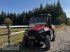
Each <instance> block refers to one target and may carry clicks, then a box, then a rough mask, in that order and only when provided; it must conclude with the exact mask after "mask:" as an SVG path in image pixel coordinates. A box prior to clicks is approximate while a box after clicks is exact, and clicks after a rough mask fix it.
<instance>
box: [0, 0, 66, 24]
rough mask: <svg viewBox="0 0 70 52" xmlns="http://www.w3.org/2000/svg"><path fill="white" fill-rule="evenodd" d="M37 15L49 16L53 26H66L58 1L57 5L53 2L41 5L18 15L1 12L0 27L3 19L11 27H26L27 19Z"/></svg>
mask: <svg viewBox="0 0 70 52" xmlns="http://www.w3.org/2000/svg"><path fill="white" fill-rule="evenodd" d="M38 14H51V18H52V23H53V24H55V25H58V24H67V16H66V13H65V12H64V11H63V8H62V6H61V4H60V1H59V0H58V2H57V3H55V2H54V3H53V4H52V3H51V4H46V5H45V6H43V5H42V4H41V5H40V6H39V7H36V8H33V10H29V11H28V12H25V11H23V12H22V13H20V14H19V13H18V14H16V13H5V12H3V11H2V12H1V14H0V25H2V24H4V19H5V18H9V19H10V20H11V21H12V25H27V24H28V19H29V18H30V17H31V16H35V15H38Z"/></svg>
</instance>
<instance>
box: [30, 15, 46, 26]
mask: <svg viewBox="0 0 70 52" xmlns="http://www.w3.org/2000/svg"><path fill="white" fill-rule="evenodd" d="M46 23H47V18H46V17H41V16H39V17H31V18H30V20H29V26H30V27H33V26H37V25H45V24H46Z"/></svg>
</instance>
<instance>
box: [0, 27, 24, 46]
mask: <svg viewBox="0 0 70 52" xmlns="http://www.w3.org/2000/svg"><path fill="white" fill-rule="evenodd" d="M10 31H11V33H13V32H19V31H24V29H23V28H14V29H10ZM7 33H8V30H7V29H0V34H7ZM22 38H23V32H20V33H16V34H10V43H18V42H21V41H22ZM7 43H8V35H4V36H0V47H3V46H6V45H7Z"/></svg>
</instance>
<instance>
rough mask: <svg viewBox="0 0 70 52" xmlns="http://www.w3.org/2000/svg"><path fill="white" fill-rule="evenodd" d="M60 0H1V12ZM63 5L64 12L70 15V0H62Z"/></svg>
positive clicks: (29, 8) (24, 9)
mask: <svg viewBox="0 0 70 52" xmlns="http://www.w3.org/2000/svg"><path fill="white" fill-rule="evenodd" d="M57 1H58V0H0V12H1V11H4V12H16V13H18V12H19V13H21V12H22V11H28V10H32V9H33V8H35V7H38V6H40V4H41V3H42V4H43V5H44V6H45V4H46V3H48V4H50V3H54V2H56V3H57ZM60 3H61V6H62V8H63V10H64V12H65V13H66V14H67V16H68V17H70V0H60Z"/></svg>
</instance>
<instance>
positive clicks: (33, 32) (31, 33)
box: [28, 30, 38, 36]
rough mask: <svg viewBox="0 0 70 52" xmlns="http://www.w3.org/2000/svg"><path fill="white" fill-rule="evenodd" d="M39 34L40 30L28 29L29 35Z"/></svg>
mask: <svg viewBox="0 0 70 52" xmlns="http://www.w3.org/2000/svg"><path fill="white" fill-rule="evenodd" d="M37 34H38V32H37V31H35V30H30V31H28V35H29V36H35V35H37Z"/></svg>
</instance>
